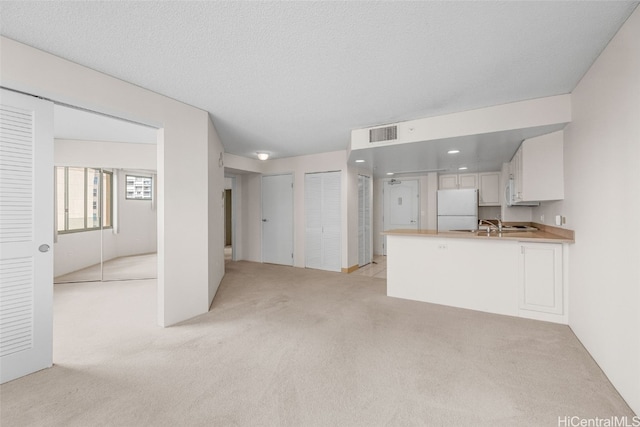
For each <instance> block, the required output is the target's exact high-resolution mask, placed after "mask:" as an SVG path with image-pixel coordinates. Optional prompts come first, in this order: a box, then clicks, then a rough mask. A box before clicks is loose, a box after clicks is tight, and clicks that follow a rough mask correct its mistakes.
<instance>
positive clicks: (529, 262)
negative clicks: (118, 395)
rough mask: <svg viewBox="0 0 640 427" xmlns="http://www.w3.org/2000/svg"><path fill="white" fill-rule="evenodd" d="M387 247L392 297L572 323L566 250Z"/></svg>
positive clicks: (438, 243) (482, 245) (436, 244)
mask: <svg viewBox="0 0 640 427" xmlns="http://www.w3.org/2000/svg"><path fill="white" fill-rule="evenodd" d="M387 245H388V249H387V295H388V296H391V297H396V298H405V299H410V300H414V301H425V302H430V303H434V304H442V305H448V306H452V307H460V308H466V309H471V310H479V311H485V312H488V313H495V314H504V315H508V316H519V317H523V318H527V319H535V320H543V321H547V322H554V323H561V324H568V322H569V318H568V308H567V307H568V295H567V290H566V286H565V285H564V284H565V282H566V280H567V279H566V278H565V276H564V275H565V272H564V269H563V264H564V263H566V262H567V260H568V259H567V257H568V251H567V250H566V249H565V247H566V244H562V243H537V242H528V241H527V242H518V241H515V240H508V241H506V240H500V239H495V240H491V239H487V240H483V239H464V238H438V237H435V238H434V237H422V236H418V235H416V236H411V235H394V234H388V235H387ZM496 260H500V261H499V262H496Z"/></svg>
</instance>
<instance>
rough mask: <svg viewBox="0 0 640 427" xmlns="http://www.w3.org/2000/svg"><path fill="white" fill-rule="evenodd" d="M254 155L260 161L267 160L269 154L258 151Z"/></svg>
mask: <svg viewBox="0 0 640 427" xmlns="http://www.w3.org/2000/svg"><path fill="white" fill-rule="evenodd" d="M256 154H257V155H258V158H259V159H260V160H267V159H268V158H269V153H265V152H264V151H258V152H257V153H256Z"/></svg>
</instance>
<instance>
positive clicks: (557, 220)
mask: <svg viewBox="0 0 640 427" xmlns="http://www.w3.org/2000/svg"><path fill="white" fill-rule="evenodd" d="M556 225H562V216H561V215H556Z"/></svg>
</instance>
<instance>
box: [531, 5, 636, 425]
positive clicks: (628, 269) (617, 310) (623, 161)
mask: <svg viewBox="0 0 640 427" xmlns="http://www.w3.org/2000/svg"><path fill="white" fill-rule="evenodd" d="M639 52H640V9H636V11H635V12H634V13H633V14H632V16H631V17H630V18H629V19H628V20H627V22H626V23H625V24H624V26H623V27H622V28H621V29H620V31H619V32H618V34H617V35H616V36H615V37H614V38H613V39H612V40H611V42H610V43H609V45H608V46H607V48H606V49H605V50H604V51H603V52H602V54H601V55H600V57H599V58H598V59H597V60H596V62H595V63H594V64H593V66H592V67H591V69H590V70H589V71H588V72H587V73H586V74H585V76H584V77H583V78H582V80H581V81H580V83H579V84H578V86H577V87H576V89H575V90H574V92H573V93H572V105H573V121H572V122H571V124H569V125H568V126H567V127H566V129H565V143H564V170H565V200H564V201H560V202H552V203H543V204H542V206H541V207H539V208H535V210H534V214H533V216H534V218H536V219H539V216H540V215H541V214H544V215H545V222H546V223H548V224H553V217H554V216H555V215H556V214H562V215H565V216H566V217H567V223H566V225H565V226H566V227H567V228H570V229H573V230H575V232H576V243H575V244H574V245H570V255H569V278H570V287H569V301H570V312H569V324H570V326H571V328H572V329H573V331H574V332H575V333H576V335H577V336H578V338H579V339H580V341H581V342H582V343H583V344H584V346H585V347H586V349H587V350H588V351H589V353H591V355H592V356H593V358H594V359H595V360H596V362H597V363H598V365H599V366H600V367H601V368H602V369H603V370H604V372H605V374H606V375H607V376H608V377H609V379H610V380H611V382H612V383H613V385H614V386H615V387H616V389H617V390H618V391H619V392H620V394H621V395H622V397H623V398H624V399H625V400H626V401H627V403H629V405H630V406H631V408H632V409H633V410H634V411H635V412H636V413H639V414H640V309H639V307H640V262H639V261H640V246H639V245H638V241H639V238H640V231H638V227H637V224H638V219H639V218H640V169H639V168H638V165H640V124H639V123H640V121H639V118H640V54H639Z"/></svg>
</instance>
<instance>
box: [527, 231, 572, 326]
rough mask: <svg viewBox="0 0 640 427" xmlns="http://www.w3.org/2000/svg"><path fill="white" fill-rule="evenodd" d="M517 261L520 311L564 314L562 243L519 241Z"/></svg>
mask: <svg viewBox="0 0 640 427" xmlns="http://www.w3.org/2000/svg"><path fill="white" fill-rule="evenodd" d="M519 264H520V268H519V274H518V275H519V280H518V282H519V291H518V292H519V308H520V310H521V312H522V311H534V312H539V313H549V314H560V315H561V314H564V297H563V272H562V245H561V244H544V243H521V245H520V263H519ZM523 314H526V312H524V313H523Z"/></svg>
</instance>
